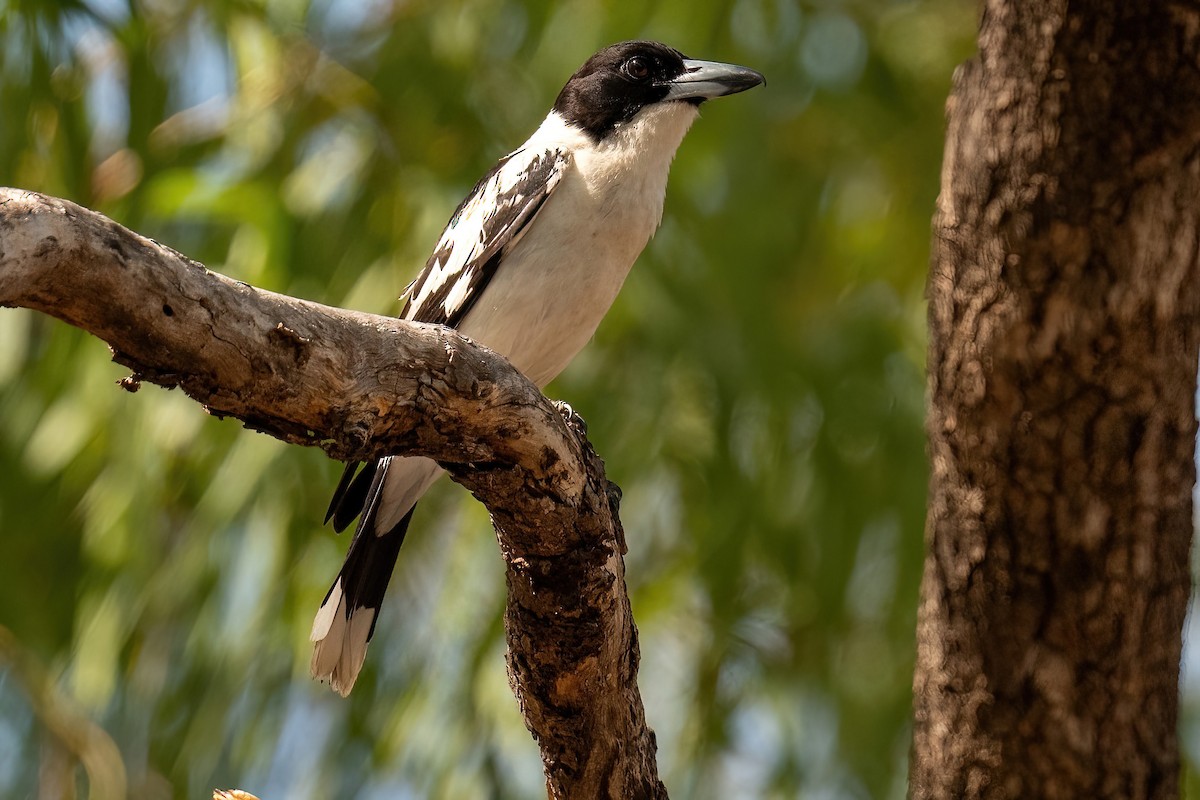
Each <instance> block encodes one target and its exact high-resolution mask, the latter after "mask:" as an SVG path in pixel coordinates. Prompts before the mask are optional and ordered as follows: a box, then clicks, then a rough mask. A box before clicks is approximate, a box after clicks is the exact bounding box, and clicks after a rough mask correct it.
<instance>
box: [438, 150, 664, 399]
mask: <svg viewBox="0 0 1200 800" xmlns="http://www.w3.org/2000/svg"><path fill="white" fill-rule="evenodd" d="M626 199H627V200H628V199H629V198H626ZM613 200H614V199H613V198H606V197H604V196H603V195H601V196H596V195H593V194H590V193H589V192H588V190H587V187H586V184H585V182H584V181H583V179H582V178H581V177H580V175H579V174H578V173H577V172H576V171H574V170H572V173H571V174H568V175H567V176H565V177H564V178H563V184H562V185H561V186H559V188H558V190H557V191H556V192H555V195H554V197H553V198H552V199H551V201H550V202H548V203H547V204H546V207H545V208H544V209H543V210H542V212H541V213H540V214H539V215H538V217H537V219H536V220H534V222H533V223H532V224H531V225H530V230H529V231H528V232H527V233H526V235H525V236H524V237H523V238H522V239H521V241H520V242H519V243H518V244H517V245H516V247H514V248H513V250H512V251H511V252H510V253H509V254H508V255H507V256H505V258H504V261H503V263H502V264H501V265H500V267H499V269H497V271H496V275H495V276H494V277H493V278H492V280H491V282H490V283H489V284H488V286H487V289H486V290H485V291H484V293H483V295H482V296H481V297H480V299H479V301H478V302H477V303H476V304H475V306H474V307H473V308H472V309H471V311H470V313H468V314H467V316H466V318H465V319H464V320H463V322H462V324H461V325H460V326H459V330H460V331H462V333H463V334H464V335H465V336H469V337H470V338H472V339H474V340H475V341H477V342H480V343H481V344H485V345H487V346H488V347H490V348H492V349H493V350H495V351H496V352H498V353H501V354H502V355H504V356H505V357H506V358H508V359H509V361H511V362H512V363H513V366H515V367H516V368H517V369H519V370H521V372H523V373H525V374H526V375H527V376H528V377H529V379H530V380H532V381H533V382H534V383H536V384H537V385H538V386H545V385H546V384H547V383H549V382H550V381H551V380H553V379H554V377H555V376H557V375H558V373H560V372H562V370H563V369H564V368H565V367H566V366H567V364H568V363H569V362H570V361H571V359H572V358H574V357H575V355H576V354H577V353H578V352H579V351H580V350H582V349H583V347H584V345H586V344H587V343H588V340H590V339H591V338H592V335H593V334H594V333H595V332H596V328H597V327H598V326H599V325H600V321H601V320H602V319H603V318H604V315H605V314H606V313H607V312H608V309H609V307H610V306H611V305H612V303H613V300H615V299H616V297H617V293H618V292H619V291H620V290H621V284H622V283H624V282H625V277H626V276H627V275H628V274H629V270H630V268H631V267H632V266H633V263H634V261H636V260H637V257H638V254H640V253H641V252H642V249H643V248H644V247H645V246H646V242H648V241H649V240H650V236H651V235H652V234H653V233H654V229H655V227H656V226H657V225H658V221H659V218H660V215H661V209H662V199H661V195H660V196H659V197H658V199H657V202H656V203H654V202H649V203H633V204H632V207H624V208H622V207H619V204H618V203H616V202H613Z"/></svg>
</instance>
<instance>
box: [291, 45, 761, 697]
mask: <svg viewBox="0 0 1200 800" xmlns="http://www.w3.org/2000/svg"><path fill="white" fill-rule="evenodd" d="M760 83H763V76H762V75H761V74H759V73H758V72H755V71H754V70H752V69H747V68H745V67H739V66H734V65H732V64H721V63H717V62H712V61H696V60H693V59H689V58H686V57H685V56H684V55H683V54H681V53H680V52H678V51H677V50H674V49H672V48H670V47H667V46H666V45H663V44H659V43H657V42H642V41H638V42H622V43H620V44H615V45H612V46H611V47H606V48H604V49H603V50H601V51H600V52H598V53H596V54H595V55H594V56H592V57H591V58H589V59H588V60H587V62H586V63H585V64H584V65H583V66H582V67H580V69H579V71H578V72H576V73H575V74H574V75H572V76H571V79H570V80H568V81H567V83H566V85H565V86H564V87H563V89H562V92H560V93H559V95H558V99H557V100H556V101H555V103H554V108H553V109H552V110H551V111H550V113H549V115H547V117H546V119H545V121H543V122H542V124H541V127H539V128H538V129H537V130H536V131H535V132H534V133H533V135H532V136H530V137H529V140H528V141H526V142H525V144H523V145H521V146H520V147H519V148H518V149H516V150H514V151H513V152H512V153H509V154H508V155H507V156H505V157H504V158H502V159H500V161H499V163H497V164H496V166H495V167H493V168H492V170H491V171H490V172H488V173H487V174H486V175H484V176H483V178H482V179H481V180H480V181H479V183H477V184H476V185H475V188H474V189H472V190H471V193H470V194H469V195H467V198H466V199H465V200H463V202H462V204H461V205H460V206H459V207H458V209H457V210H456V211H455V212H454V215H453V216H452V217H451V218H450V223H449V225H447V226H446V230H445V232H444V233H443V234H442V238H441V239H440V240H439V241H438V243H437V247H436V248H434V252H433V255H432V256H430V258H429V261H428V262H427V263H426V264H425V268H424V269H423V270H422V271H421V273H420V275H419V276H418V277H417V279H416V280H415V281H413V282H412V283H411V284H410V285H409V286H408V288H407V289H406V290H405V292H404V295H403V297H404V298H405V299H406V302H405V305H404V310H403V312H402V313H401V316H402V317H403V318H404V319H408V320H415V321H418V322H430V323H440V324H444V325H449V326H451V327H453V328H457V329H458V330H459V331H460V332H461V333H462V334H463V335H465V336H467V337H469V338H471V339H473V340H475V341H476V342H479V343H481V344H484V345H487V346H488V347H490V348H492V349H493V350H495V351H497V352H499V353H501V354H503V355H504V356H506V357H507V358H508V360H509V361H510V362H512V364H513V366H515V367H516V368H517V369H519V370H521V371H522V372H523V373H524V374H525V375H526V376H528V377H529V378H530V380H532V381H533V382H534V383H535V384H537V385H538V386H539V387H541V386H545V385H546V384H547V383H549V382H550V381H551V380H553V379H554V377H555V376H557V375H558V374H559V373H560V372H561V371H562V370H563V368H565V367H566V366H567V364H568V363H569V362H570V361H571V359H572V358H574V357H575V354H576V353H578V352H579V351H580V350H581V349H582V348H583V346H584V345H585V344H587V342H588V340H589V339H591V338H592V334H593V333H595V331H596V328H597V326H599V324H600V320H601V319H602V318H603V317H604V315H605V313H606V312H607V311H608V308H609V306H610V305H611V304H612V302H613V300H614V299H615V298H616V296H617V292H618V290H620V288H621V284H622V283H623V282H624V281H625V276H626V275H628V274H629V270H630V268H631V267H632V266H633V262H634V261H635V260H636V259H637V257H638V255H639V254H640V253H641V252H642V249H643V248H644V247H645V246H646V243H647V242H648V241H649V240H650V237H651V236H652V235H653V233H654V231H655V229H656V228H657V227H658V225H659V223H660V222H661V220H662V210H663V197H664V195H665V193H666V185H667V172H668V170H669V168H670V165H671V159H672V158H673V157H674V156H675V150H676V149H677V148H678V147H679V144H680V142H682V141H683V137H684V134H686V133H687V131H688V128H689V127H690V126H691V124H692V122H693V121H694V120H695V119H696V116H697V115H698V113H699V108H700V104H701V103H703V102H704V101H705V100H709V99H711V98H714V97H721V96H722V95H727V94H734V93H736V92H741V91H744V90H746V89H750V88H752V87H754V86H757V85H759V84H760ZM358 466H359V465H358V464H349V465H348V466H347V467H346V471H345V473H344V474H343V476H342V480H341V482H340V483H339V484H338V487H337V490H336V492H335V494H334V498H333V502H332V503H331V504H330V506H329V513H328V515H327V516H326V521H329V519H332V520H333V526H334V528H335V529H336V530H338V531H341V530H344V529H345V528H346V526H348V525H349V524H350V522H352V521H353V520H354V518H355V517H358V518H359V522H358V527H357V528H356V529H355V531H354V538H353V540H352V541H351V542H350V550H349V552H348V553H347V554H346V561H345V564H344V565H343V566H342V570H341V572H340V573H339V574H338V577H337V580H336V581H335V582H334V584H333V586H332V588H330V590H329V593H328V594H327V595H326V597H325V601H324V603H322V605H321V610H320V611H319V612H317V616H316V619H315V620H314V621H313V627H312V641H313V642H314V643H315V646H314V650H313V657H312V665H311V667H312V674H313V676H314V677H315V678H318V679H320V680H323V681H328V682H329V683H330V684H331V685H332V687H333V689H334V690H335V691H337V692H338V693H340V694H342V695H346V694H348V693H349V692H350V689H351V688H352V687H353V686H354V681H355V680H356V679H357V677H358V673H359V670H360V669H361V668H362V664H363V659H364V658H365V656H366V651H367V642H369V641H370V639H371V635H372V634H373V633H374V630H375V623H376V621H377V619H378V615H379V607H380V605H381V603H382V602H383V595H384V592H385V591H386V590H387V585H388V580H389V579H390V578H391V574H392V568H393V566H394V564H395V562H396V556H397V554H398V553H399V550H400V545H401V543H402V542H403V541H404V535H405V533H406V531H407V530H408V524H409V521H410V520H411V519H412V514H413V508H414V506H415V505H416V502H417V500H418V499H419V498H420V497H421V495H422V494H424V493H425V491H426V490H427V489H428V488H429V487H430V485H431V484H432V483H433V482H434V481H435V480H437V478H438V476H440V475H441V474H442V470H441V469H440V468H439V467H438V465H437V464H436V463H434V462H433V461H431V460H429V459H427V458H415V457H409V456H404V457H400V456H393V457H390V458H383V459H379V460H378V461H374V462H371V463H368V464H366V465H365V467H363V469H362V470H361V471H357V468H358Z"/></svg>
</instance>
